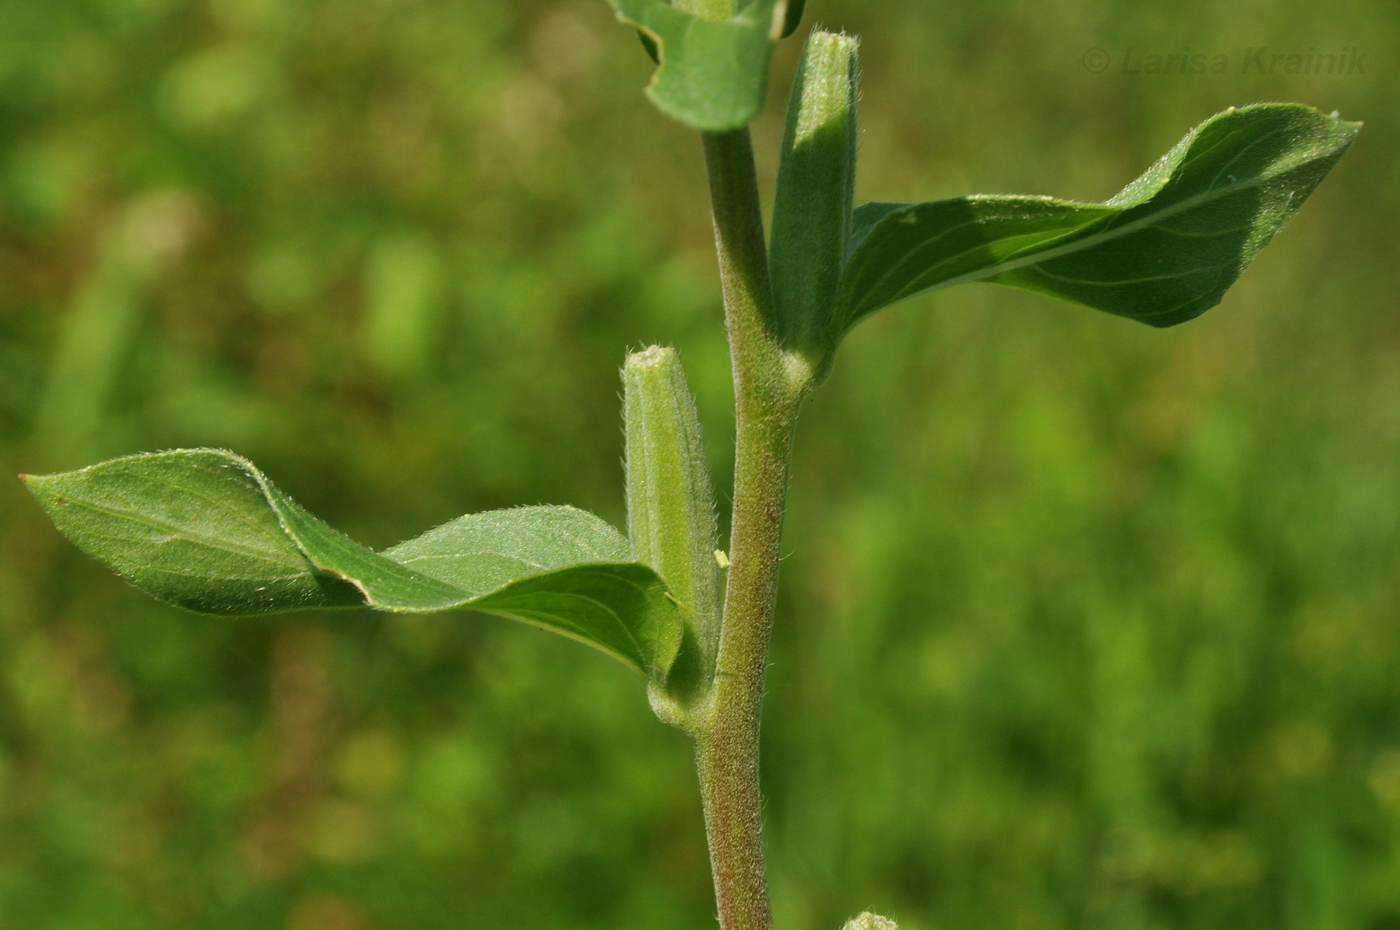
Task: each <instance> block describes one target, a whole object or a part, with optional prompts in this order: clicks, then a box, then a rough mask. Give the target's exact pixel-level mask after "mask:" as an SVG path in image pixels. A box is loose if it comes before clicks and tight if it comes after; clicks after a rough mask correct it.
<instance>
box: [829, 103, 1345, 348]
mask: <svg viewBox="0 0 1400 930" xmlns="http://www.w3.org/2000/svg"><path fill="white" fill-rule="evenodd" d="M1359 129H1360V124H1359V123H1348V122H1345V121H1343V120H1340V119H1337V118H1336V117H1335V116H1325V115H1323V114H1322V113H1319V112H1318V111H1316V110H1313V109H1311V108H1309V107H1304V106H1299V105H1297V104H1256V105H1253V106H1248V107H1241V108H1239V109H1233V108H1232V109H1229V110H1226V111H1225V112H1224V113H1220V114H1218V115H1216V116H1214V117H1212V118H1210V119H1209V120H1206V121H1205V122H1204V123H1202V124H1201V125H1200V126H1198V127H1196V128H1195V129H1194V130H1192V131H1191V132H1190V133H1189V134H1188V135H1187V136H1186V137H1185V138H1184V139H1182V140H1181V141H1180V142H1179V143H1177V145H1176V146H1175V147H1174V148H1173V149H1172V150H1171V151H1170V152H1168V153H1167V154H1166V155H1165V156H1163V157H1162V158H1161V160H1159V161H1158V162H1157V163H1156V164H1155V165H1153V166H1152V168H1150V169H1149V170H1148V171H1147V172H1146V173H1145V174H1143V175H1142V176H1141V177H1139V178H1138V179H1137V180H1135V181H1133V183H1131V184H1129V185H1128V186H1127V187H1126V188H1124V189H1123V191H1122V192H1121V193H1119V194H1118V195H1117V196H1116V197H1114V198H1113V199H1112V200H1109V201H1108V202H1107V203H1103V204H1089V203H1075V202H1072V201H1067V200H1056V199H1053V198H1050V197H1008V196H972V197H957V198H953V199H951V200H939V201H934V202H931V203H923V204H889V203H870V204H865V205H864V206H862V207H860V208H859V209H858V210H857V211H856V216H855V219H854V222H853V229H852V239H851V254H850V258H849V260H848V262H847V265H846V271H845V276H844V278H843V280H842V285H841V299H840V304H839V306H838V310H837V318H836V319H835V320H834V322H833V332H832V338H833V340H834V339H839V338H840V334H841V333H842V332H844V331H845V330H846V329H847V328H849V327H850V326H851V324H853V323H854V322H856V321H857V320H859V319H860V318H861V317H863V316H865V315H866V314H868V313H872V312H874V311H875V310H879V309H880V308H882V307H887V306H889V305H890V304H893V303H897V302H899V301H901V300H904V299H906V298H909V297H913V296H914V295H916V294H920V293H923V292H925V291H930V290H934V289H936V288H942V287H949V286H951V285H954V284H961V283H964V282H969V281H989V282H993V283H996V284H1007V285H1011V286H1013V287H1020V288H1025V289H1027V290H1033V291H1039V292H1041V293H1045V294H1050V295H1053V296H1055V297H1060V298H1063V299H1065V300H1070V301H1074V302H1076V303H1081V304H1085V305H1087V306H1089V307H1093V308H1095V309H1098V310H1103V311H1106V312H1108V313H1114V314H1117V315H1119V316H1126V317H1130V318H1132V319H1135V320H1140V321H1142V322H1144V323H1149V324H1151V325H1153V326H1173V325H1175V324H1177V323H1182V322H1184V321H1186V320H1189V319H1192V318H1194V317H1196V316H1199V315H1200V314H1201V313H1204V312H1205V311H1206V310H1208V309H1210V308H1211V307H1213V306H1215V305H1216V304H1217V303H1219V302H1220V298H1221V297H1222V296H1223V295H1224V294H1225V291H1226V290H1227V289H1228V288H1229V287H1230V285H1231V284H1233V283H1234V282H1235V279H1236V278H1238V277H1239V276H1240V273H1241V272H1242V271H1244V269H1245V267H1246V266H1247V265H1248V264H1249V263H1250V261H1251V260H1252V259H1253V258H1254V256H1255V255H1256V254H1257V253H1258V252H1259V250H1260V249H1261V248H1263V247H1264V246H1265V245H1266V244H1267V243H1268V242H1269V240H1270V239H1271V238H1273V235H1274V233H1276V232H1278V230H1279V228H1280V227H1281V226H1282V225H1283V224H1284V223H1285V222H1286V221H1287V220H1288V218H1289V217H1291V216H1292V215H1293V214H1294V213H1295V212H1296V211H1297V209H1298V207H1300V206H1301V205H1302V203H1303V201H1304V200H1306V199H1307V197H1308V195H1309V194H1311V193H1312V191H1313V189H1314V188H1316V187H1317V185H1318V183H1319V182H1321V180H1322V179H1323V177H1325V176H1326V175H1327V172H1328V171H1330V170H1331V169H1332V166H1333V165H1334V164H1336V162H1337V159H1339V158H1340V157H1341V156H1342V154H1343V153H1344V152H1345V151H1346V149H1347V147H1348V146H1349V145H1351V142H1352V139H1353V138H1355V136H1356V133H1357V131H1358V130H1359Z"/></svg>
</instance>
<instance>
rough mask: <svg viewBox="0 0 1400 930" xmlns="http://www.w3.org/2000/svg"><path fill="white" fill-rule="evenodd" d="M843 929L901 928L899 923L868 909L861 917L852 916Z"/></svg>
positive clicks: (875, 929)
mask: <svg viewBox="0 0 1400 930" xmlns="http://www.w3.org/2000/svg"><path fill="white" fill-rule="evenodd" d="M843 930H899V925H898V924H896V923H895V922H894V921H893V920H890V919H889V918H888V917H881V916H880V915H879V914H872V913H870V912H869V911H866V912H865V913H864V914H861V915H860V916H859V917H852V918H851V919H850V920H848V921H846V926H845V927H844V928H843Z"/></svg>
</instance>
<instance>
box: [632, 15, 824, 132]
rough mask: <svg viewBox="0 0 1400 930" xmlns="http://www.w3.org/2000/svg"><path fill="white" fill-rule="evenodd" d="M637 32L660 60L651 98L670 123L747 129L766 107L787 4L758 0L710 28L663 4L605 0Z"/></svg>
mask: <svg viewBox="0 0 1400 930" xmlns="http://www.w3.org/2000/svg"><path fill="white" fill-rule="evenodd" d="M608 2H609V3H611V4H612V7H613V10H614V11H615V12H616V13H617V16H618V19H620V20H622V21H623V22H626V23H630V24H631V25H633V26H635V27H637V29H639V30H640V31H641V32H642V34H643V45H645V46H646V48H647V51H648V53H650V54H651V56H652V58H653V59H654V60H656V61H658V62H659V63H660V64H659V67H658V68H657V71H656V75H655V77H653V78H652V82H651V86H650V87H648V88H647V96H649V97H650V98H651V100H652V102H653V103H655V104H656V106H657V107H658V108H660V110H661V111H662V112H663V113H665V114H666V115H668V116H670V117H672V118H673V119H676V120H679V121H680V122H682V123H685V124H686V125H688V126H693V127H694V128H696V129H702V130H709V131H714V132H720V131H724V130H729V129H739V128H740V127H743V126H745V125H747V124H748V123H749V122H750V121H751V120H752V119H753V118H754V117H755V116H757V115H758V113H759V111H760V110H761V109H762V108H763V98H764V92H765V90H766V88H767V85H768V65H769V62H770V60H771V59H772V56H773V44H774V43H775V42H776V41H777V40H778V39H779V38H781V37H782V35H783V34H784V32H783V30H784V29H785V28H786V27H787V26H788V25H792V26H793V27H794V28H796V23H795V22H792V21H791V20H790V19H789V2H790V0H753V2H751V3H749V4H748V5H747V6H745V7H744V8H743V9H742V10H740V11H739V13H738V14H737V15H735V16H734V17H733V18H731V19H728V20H725V21H724V22H711V21H709V20H705V19H701V18H700V17H697V16H695V15H694V14H691V13H687V12H685V11H683V10H679V9H676V8H675V7H672V6H671V5H670V4H668V3H665V2H663V0H608ZM800 14H801V11H800V9H799V10H798V11H797V15H798V16H799V17H800Z"/></svg>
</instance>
